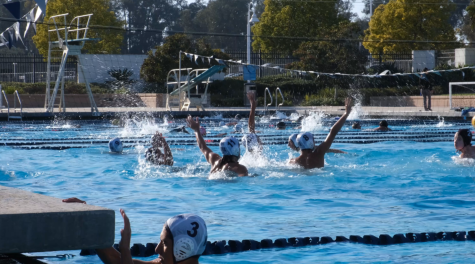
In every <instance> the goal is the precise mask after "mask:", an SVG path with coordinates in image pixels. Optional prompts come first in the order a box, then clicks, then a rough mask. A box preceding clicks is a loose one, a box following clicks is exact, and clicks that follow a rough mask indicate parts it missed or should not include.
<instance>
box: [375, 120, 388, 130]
mask: <svg viewBox="0 0 475 264" xmlns="http://www.w3.org/2000/svg"><path fill="white" fill-rule="evenodd" d="M373 131H378V132H387V131H392V130H391V129H390V128H389V127H388V122H387V121H386V120H383V121H381V122H379V127H377V128H375V129H373Z"/></svg>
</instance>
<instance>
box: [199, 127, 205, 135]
mask: <svg viewBox="0 0 475 264" xmlns="http://www.w3.org/2000/svg"><path fill="white" fill-rule="evenodd" d="M200 133H201V135H203V136H206V127H205V126H200Z"/></svg>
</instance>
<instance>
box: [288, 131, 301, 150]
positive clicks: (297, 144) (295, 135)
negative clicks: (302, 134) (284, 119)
mask: <svg viewBox="0 0 475 264" xmlns="http://www.w3.org/2000/svg"><path fill="white" fill-rule="evenodd" d="M298 135H299V134H297V133H295V134H292V135H290V137H289V140H292V142H293V143H294V146H295V147H296V148H298V147H299V143H298V142H297V136H298Z"/></svg>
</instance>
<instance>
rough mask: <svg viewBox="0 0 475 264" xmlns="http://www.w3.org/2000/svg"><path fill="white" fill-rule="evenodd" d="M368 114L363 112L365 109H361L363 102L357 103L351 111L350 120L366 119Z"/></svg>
mask: <svg viewBox="0 0 475 264" xmlns="http://www.w3.org/2000/svg"><path fill="white" fill-rule="evenodd" d="M365 115H366V114H365V113H364V112H363V107H361V102H356V104H355V105H354V106H353V109H352V110H351V113H350V115H349V116H348V120H360V119H362V118H364V116H365Z"/></svg>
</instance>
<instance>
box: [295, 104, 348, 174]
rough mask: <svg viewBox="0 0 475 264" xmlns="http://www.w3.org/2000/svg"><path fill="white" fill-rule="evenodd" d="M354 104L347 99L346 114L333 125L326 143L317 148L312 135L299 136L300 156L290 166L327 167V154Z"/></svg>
mask: <svg viewBox="0 0 475 264" xmlns="http://www.w3.org/2000/svg"><path fill="white" fill-rule="evenodd" d="M352 103H353V100H352V99H351V98H346V100H345V108H346V111H345V113H344V114H343V115H342V116H341V118H340V119H339V120H338V121H337V122H336V123H335V125H333V127H332V128H331V130H330V133H329V134H328V136H327V138H326V139H325V141H323V142H322V143H321V144H320V145H318V147H315V141H314V139H313V134H312V133H309V132H306V133H301V134H299V135H298V136H297V142H298V147H299V148H300V156H299V157H298V158H295V159H292V160H290V164H297V165H300V166H302V167H304V168H305V169H313V168H323V167H324V166H325V153H327V151H328V150H329V149H330V147H331V145H332V143H333V140H335V137H336V135H337V134H338V132H339V131H340V129H341V128H342V127H343V125H344V124H345V121H346V119H347V118H348V116H349V115H350V112H351V108H352Z"/></svg>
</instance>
